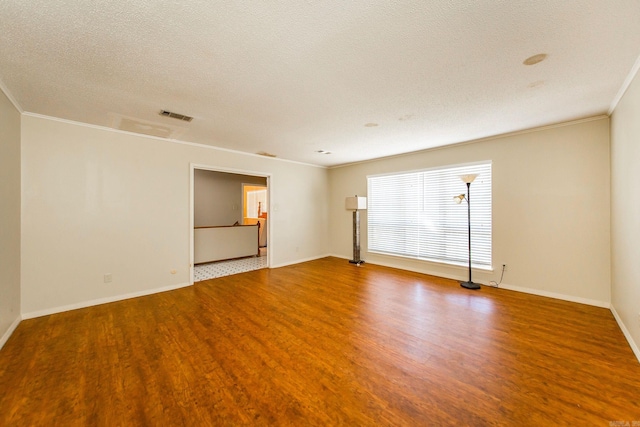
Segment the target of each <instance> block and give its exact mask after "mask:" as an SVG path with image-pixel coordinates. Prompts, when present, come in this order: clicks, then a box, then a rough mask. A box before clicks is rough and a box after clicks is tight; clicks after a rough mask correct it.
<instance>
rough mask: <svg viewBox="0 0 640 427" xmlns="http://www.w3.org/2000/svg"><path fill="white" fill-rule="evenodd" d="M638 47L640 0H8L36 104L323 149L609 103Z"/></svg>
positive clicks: (400, 145)
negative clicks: (183, 118)
mask: <svg viewBox="0 0 640 427" xmlns="http://www.w3.org/2000/svg"><path fill="white" fill-rule="evenodd" d="M539 53H546V54H548V58H547V60H546V61H544V62H541V63H539V64H536V65H532V66H525V65H523V61H524V60H525V59H526V58H527V57H530V56H532V55H535V54H539ZM639 54H640V1H638V0H607V1H602V0H582V1H577V0H576V1H565V0H562V1H559V0H537V1H531V0H529V1H522V0H505V1H499V0H475V1H472V0H467V1H461V0H405V1H400V0H379V1H372V0H351V1H347V0H325V1H310V0H308V1H300V0H281V1H270V0H265V1H248V0H247V1H228V0H226V1H220V0H215V1H212V0H164V1H152V0H137V1H130V0H129V1H125V0H93V1H87V0H85V1H78V0H0V80H1V82H2V85H3V87H4V88H5V90H6V91H7V92H8V95H9V96H10V97H12V98H13V99H14V100H15V102H17V104H18V105H19V106H20V108H22V109H23V110H24V111H25V112H29V113H35V114H42V115H47V116H52V117H58V118H62V119H68V120H73V121H78V122H84V123H89V124H93V125H99V126H107V127H115V128H121V129H128V130H134V131H140V132H149V133H156V134H159V135H169V136H170V137H171V138H174V139H179V140H183V141H190V142H196V143H201V144H208V145H213V146H217V147H223V148H228V149H233V150H239V151H244V152H249V153H256V152H260V151H263V152H268V153H273V154H275V155H277V156H278V157H280V158H284V159H289V160H295V161H300V162H305V163H312V164H317V165H324V166H331V165H338V164H344V163H350V162H356V161H361V160H366V159H371V158H377V157H382V156H388V155H393V154H399V153H406V152H410V151H416V150H422V149H426V148H431V147H436V146H442V145H446V144H452V143H457V142H462V141H468V140H473V139H477V138H482V137H487V136H492V135H498V134H503V133H507V132H512V131H517V130H522V129H528V128H532V127H537V126H542V125H548V124H553V123H559V122H564V121H569V120H574V119H579V118H584V117H590V116H595V115H600V114H606V113H607V111H608V110H609V109H610V108H611V106H612V105H613V103H614V102H615V99H616V96H617V95H618V93H619V91H620V89H621V88H622V87H623V84H624V81H625V79H626V78H627V77H628V76H629V73H630V72H631V71H632V69H633V67H634V63H635V62H636V60H637V58H638V56H639ZM161 109H164V110H170V111H174V112H177V113H181V114H186V115H190V116H193V117H194V120H193V121H192V122H191V123H185V122H180V121H178V120H176V119H171V118H166V117H161V116H159V115H158V113H159V111H160V110H161ZM372 123H375V124H377V125H378V126H371V125H369V126H366V125H367V124H372ZM318 150H327V151H331V152H332V154H329V155H325V154H319V153H317V152H316V151H318Z"/></svg>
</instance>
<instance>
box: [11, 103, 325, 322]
mask: <svg viewBox="0 0 640 427" xmlns="http://www.w3.org/2000/svg"><path fill="white" fill-rule="evenodd" d="M190 163H197V164H201V165H207V166H211V167H215V168H221V169H234V170H238V171H245V172H258V173H264V174H271V180H270V185H271V196H272V200H271V211H270V215H269V218H270V221H271V223H272V224H271V227H272V228H271V231H272V232H273V235H272V236H271V239H270V242H269V243H270V249H269V250H270V252H271V256H272V258H271V264H272V266H278V265H284V264H288V263H294V262H297V261H299V260H304V259H310V258H315V257H319V256H323V255H325V254H326V253H328V251H329V242H328V234H329V233H328V225H327V224H328V218H327V208H326V207H327V205H328V193H327V188H328V183H327V179H328V178H327V170H326V169H324V168H318V167H313V166H308V165H302V164H298V163H293V162H285V161H280V160H277V159H269V158H266V157H261V156H254V155H244V154H240V153H235V152H230V151H224V150H217V149H212V148H205V147H199V146H194V145H185V144H177V143H172V142H168V141H163V140H159V139H153V138H147V137H143V136H138V135H130V134H124V133H119V132H115V131H110V130H107V129H97V128H93V127H89V126H83V125H78V124H74V123H67V122H62V121H56V120H52V119H48V118H42V117H37V116H32V115H23V117H22V168H23V175H22V177H23V183H22V187H23V194H22V197H23V211H22V221H23V222H22V225H23V227H22V313H23V314H24V315H25V316H26V317H31V316H35V315H39V314H43V313H47V312H51V311H56V310H57V309H60V308H70V307H73V306H78V305H80V306H81V305H86V304H87V303H89V302H92V301H102V300H105V299H111V298H116V297H118V296H123V295H133V294H137V293H146V292H151V291H153V290H154V289H158V288H170V287H176V286H180V285H183V284H187V283H188V282H189V251H190V248H189V235H190V234H189V233H190V230H189V200H190V199H189V185H190V184H189V181H190V176H189V175H190ZM174 269H175V270H177V273H176V274H171V273H170V271H171V270H174ZM106 273H109V274H112V277H113V282H112V283H103V275H104V274H106Z"/></svg>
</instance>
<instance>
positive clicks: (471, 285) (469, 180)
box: [453, 174, 480, 289]
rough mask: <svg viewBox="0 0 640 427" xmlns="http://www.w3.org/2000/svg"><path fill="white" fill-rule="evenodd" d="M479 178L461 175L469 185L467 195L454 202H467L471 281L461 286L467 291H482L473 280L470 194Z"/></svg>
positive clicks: (460, 196)
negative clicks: (475, 180)
mask: <svg viewBox="0 0 640 427" xmlns="http://www.w3.org/2000/svg"><path fill="white" fill-rule="evenodd" d="M477 176H478V174H469V175H461V176H460V179H461V180H462V181H463V182H464V183H466V184H467V194H466V195H464V194H460V195H458V196H455V197H454V198H453V200H455V202H456V203H458V204H460V203H462V201H463V200H466V201H467V231H468V234H469V280H467V281H466V282H461V283H460V286H462V287H463V288H467V289H480V285H479V284H478V283H474V282H473V280H471V201H470V199H469V194H470V192H471V183H472V182H473V180H474V179H476V177H477Z"/></svg>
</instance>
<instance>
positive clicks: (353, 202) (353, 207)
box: [345, 196, 367, 266]
mask: <svg viewBox="0 0 640 427" xmlns="http://www.w3.org/2000/svg"><path fill="white" fill-rule="evenodd" d="M345 208H346V209H347V210H350V211H353V259H350V260H349V262H350V263H351V264H355V265H357V266H360V264H363V263H364V261H363V260H361V259H360V211H361V210H365V209H367V198H366V197H358V196H355V197H347V198H346V200H345Z"/></svg>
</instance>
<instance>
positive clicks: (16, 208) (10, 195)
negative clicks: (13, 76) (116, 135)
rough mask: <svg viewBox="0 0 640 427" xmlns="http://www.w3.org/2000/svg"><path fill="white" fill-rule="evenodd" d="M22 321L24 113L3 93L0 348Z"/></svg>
mask: <svg viewBox="0 0 640 427" xmlns="http://www.w3.org/2000/svg"><path fill="white" fill-rule="evenodd" d="M19 319H20V113H19V112H18V111H17V110H16V109H15V108H14V106H13V104H11V102H10V101H9V100H8V99H7V97H6V96H5V95H4V93H3V92H2V91H1V90H0V347H2V345H3V344H4V341H5V339H7V338H8V337H9V334H10V333H11V330H12V328H13V327H15V326H16V325H17V322H18V321H19Z"/></svg>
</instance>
